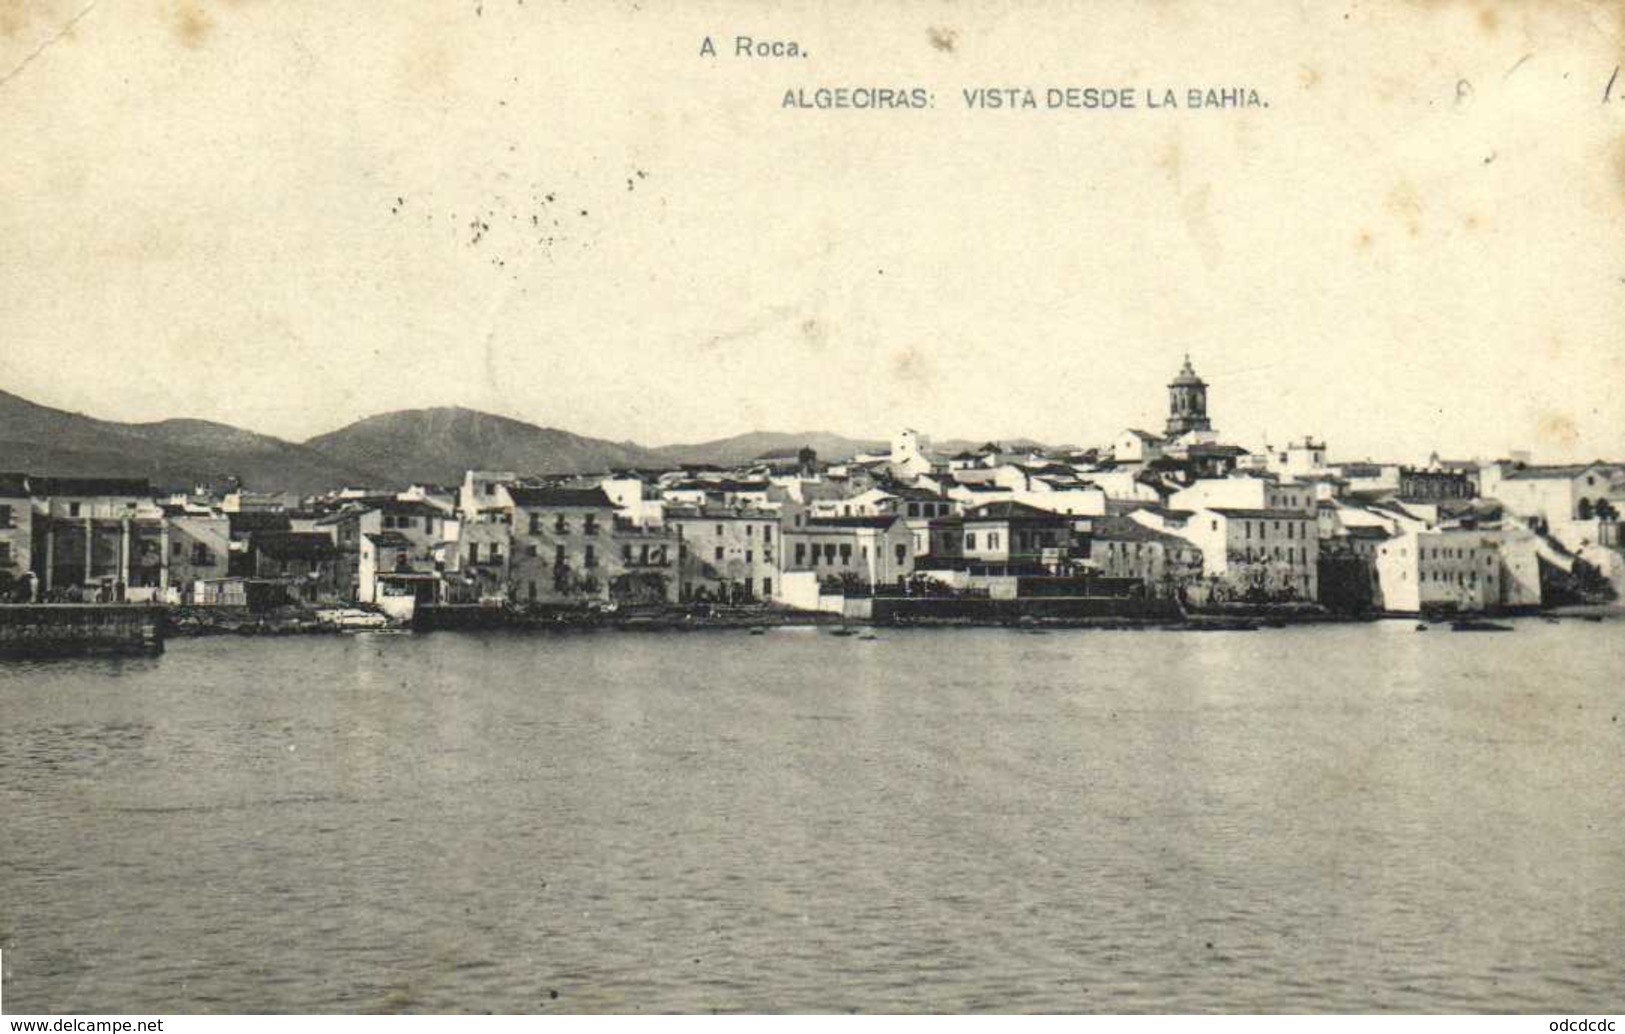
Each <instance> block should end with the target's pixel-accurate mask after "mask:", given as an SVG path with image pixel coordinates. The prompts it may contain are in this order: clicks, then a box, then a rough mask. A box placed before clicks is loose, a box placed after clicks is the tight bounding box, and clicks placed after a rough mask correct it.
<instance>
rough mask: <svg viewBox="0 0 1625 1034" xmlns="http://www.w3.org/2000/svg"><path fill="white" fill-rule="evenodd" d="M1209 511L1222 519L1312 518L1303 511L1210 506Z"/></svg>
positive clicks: (1283, 519) (1303, 519) (1299, 519)
mask: <svg viewBox="0 0 1625 1034" xmlns="http://www.w3.org/2000/svg"><path fill="white" fill-rule="evenodd" d="M1207 509H1208V510H1209V511H1211V512H1213V513H1216V514H1219V515H1220V516H1222V517H1236V518H1240V519H1242V520H1281V521H1305V520H1308V519H1309V518H1310V516H1311V515H1310V514H1308V513H1305V512H1304V511H1302V510H1251V509H1244V508H1240V507H1230V506H1210V507H1207Z"/></svg>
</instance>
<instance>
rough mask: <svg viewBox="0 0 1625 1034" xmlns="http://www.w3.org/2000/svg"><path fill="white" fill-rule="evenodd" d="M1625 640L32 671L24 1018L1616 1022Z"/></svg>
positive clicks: (460, 639) (585, 655)
mask: <svg viewBox="0 0 1625 1034" xmlns="http://www.w3.org/2000/svg"><path fill="white" fill-rule="evenodd" d="M1622 632H1625V628H1622V627H1621V626H1620V625H1617V624H1602V625H1595V624H1570V623H1565V624H1561V625H1557V624H1548V623H1545V622H1541V621H1529V622H1520V623H1519V627H1518V631H1517V632H1516V633H1514V634H1511V635H1505V634H1503V635H1467V634H1452V633H1449V632H1445V631H1435V632H1432V633H1429V634H1425V635H1422V634H1417V633H1415V632H1413V631H1412V630H1411V626H1410V624H1409V623H1384V624H1379V625H1369V626H1347V627H1319V628H1297V629H1286V630H1276V631H1264V632H1256V633H1250V634H1249V633H1204V634H1195V633H1181V632H1101V631H1075V632H1074V631H1065V632H1061V631H1057V632H1052V633H1050V634H1047V635H1029V634H1021V633H1019V632H1015V631H1008V630H994V629H987V630H954V631H925V630H914V631H883V632H881V638H880V639H879V640H878V641H874V642H865V641H861V640H858V639H856V638H850V639H839V638H835V637H831V636H828V635H825V634H819V633H816V632H812V631H809V630H775V631H773V632H772V633H770V634H768V635H766V636H760V637H752V636H748V635H745V634H743V633H732V632H704V633H696V634H690V635H674V634H665V635H653V634H645V635H638V634H627V633H620V634H617V633H576V634H567V635H531V636H523V635H501V634H492V635H470V634H449V633H441V634H437V635H433V636H424V637H414V636H394V637H366V636H356V637H348V638H307V639H297V640H253V639H212V640H196V641H180V642H174V643H172V644H171V648H170V651H169V653H168V654H167V655H165V656H164V657H162V658H160V659H156V660H140V661H123V662H118V661H69V662H55V663H38V664H17V663H13V664H9V665H4V666H0V947H3V948H4V949H5V1004H6V1006H7V1008H8V1009H9V1010H10V1011H12V1012H14V1013H15V1012H24V1013H28V1012H40V1013H61V1012H90V1011H120V1012H137V1013H144V1012H201V1011H233V1012H236V1011H247V1012H260V1011H318V1012H326V1011H363V1010H407V1011H426V1012H446V1011H486V1010H490V1011H497V1012H550V1011H572V1012H577V1011H657V1012H670V1011H682V1012H688V1011H700V1010H712V1009H720V1010H750V1011H781V1010H782V1011H792V1010H793V1011H830V1010H862V1011H899V1010H909V1011H913V1010H926V1011H966V1010H972V1011H974V1010H994V1011H1177V1012H1183V1011H1236V1010H1249V1011H1302V1010H1306V1011H1334V1010H1335V1011H1349V1010H1354V1011H1368V1010H1404V1011H1463V1010H1494V1011H1537V1010H1538V1011H1553V1012H1585V1011H1599V1010H1608V1011H1614V1012H1617V1011H1619V1010H1620V1008H1621V1007H1622V1003H1625V991H1622V990H1621V989H1622V988H1625V939H1622V931H1625V720H1620V718H1619V716H1621V715H1622V714H1625V690H1622V687H1625V677H1622V676H1625V652H1622V649H1621V647H1622V640H1625V635H1622Z"/></svg>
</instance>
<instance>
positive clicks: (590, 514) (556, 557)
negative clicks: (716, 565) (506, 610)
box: [508, 485, 677, 603]
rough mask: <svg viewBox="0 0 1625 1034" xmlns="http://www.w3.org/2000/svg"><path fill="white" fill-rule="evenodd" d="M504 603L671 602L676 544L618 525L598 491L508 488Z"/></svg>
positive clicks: (665, 533)
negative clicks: (510, 546) (509, 532)
mask: <svg viewBox="0 0 1625 1034" xmlns="http://www.w3.org/2000/svg"><path fill="white" fill-rule="evenodd" d="M508 494H509V496H510V497H511V498H512V499H513V504H514V517H513V525H512V535H513V549H512V555H511V558H510V560H509V576H508V577H509V586H510V588H509V598H510V599H513V600H514V601H516V602H523V603H586V602H591V601H602V602H609V601H611V600H614V601H618V602H622V601H624V602H654V601H656V600H667V601H669V600H673V599H675V598H676V596H677V548H676V547H677V538H676V535H675V533H673V532H671V531H669V530H667V529H665V528H645V527H639V526H637V524H636V523H635V522H633V521H629V520H625V519H619V520H618V519H617V518H618V516H619V515H618V512H617V510H618V508H617V507H616V506H615V503H614V501H613V500H611V499H610V498H609V496H608V495H606V494H605V493H604V490H603V489H602V488H597V487H595V488H528V487H523V486H517V485H516V486H511V487H510V488H509V489H508Z"/></svg>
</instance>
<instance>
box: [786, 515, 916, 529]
mask: <svg viewBox="0 0 1625 1034" xmlns="http://www.w3.org/2000/svg"><path fill="white" fill-rule="evenodd" d="M896 522H897V518H896V517H892V516H886V517H808V518H807V523H806V525H805V526H804V527H805V529H807V530H813V531H816V530H818V529H820V528H823V529H828V530H830V531H834V530H836V529H839V528H889V527H891V526H892V525H893V524H895V523H896ZM788 530H792V531H793V530H794V529H788Z"/></svg>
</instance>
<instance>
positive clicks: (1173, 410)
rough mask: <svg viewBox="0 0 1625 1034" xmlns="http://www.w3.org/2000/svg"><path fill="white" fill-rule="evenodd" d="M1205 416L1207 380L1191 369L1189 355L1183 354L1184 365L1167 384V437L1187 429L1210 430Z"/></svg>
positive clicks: (1211, 427) (1179, 433)
mask: <svg viewBox="0 0 1625 1034" xmlns="http://www.w3.org/2000/svg"><path fill="white" fill-rule="evenodd" d="M1212 429H1213V425H1212V423H1211V422H1210V421H1209V420H1208V418H1207V382H1206V381H1204V380H1202V378H1200V377H1198V376H1196V371H1195V370H1193V369H1191V357H1190V354H1189V353H1186V355H1185V365H1184V366H1182V367H1181V368H1180V370H1179V375H1178V376H1176V377H1175V378H1174V379H1173V380H1172V381H1170V382H1169V384H1168V428H1167V435H1168V437H1169V438H1177V437H1179V436H1180V435H1182V434H1185V433H1186V432H1188V431H1211V430H1212Z"/></svg>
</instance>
